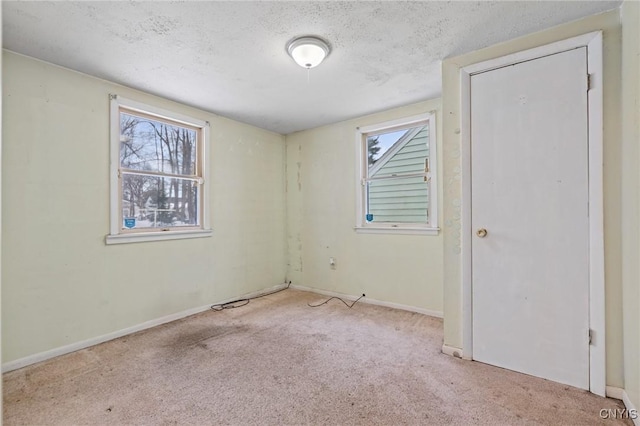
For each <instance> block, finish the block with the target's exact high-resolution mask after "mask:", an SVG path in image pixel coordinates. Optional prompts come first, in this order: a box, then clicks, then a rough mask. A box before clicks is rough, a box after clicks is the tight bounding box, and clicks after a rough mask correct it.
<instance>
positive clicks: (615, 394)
mask: <svg viewBox="0 0 640 426" xmlns="http://www.w3.org/2000/svg"><path fill="white" fill-rule="evenodd" d="M625 393H626V392H625V391H624V389H622V388H617V387H615V386H607V387H606V395H607V398H613V399H619V400H620V401H622V398H623V395H624V394H625Z"/></svg>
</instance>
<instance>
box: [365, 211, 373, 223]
mask: <svg viewBox="0 0 640 426" xmlns="http://www.w3.org/2000/svg"><path fill="white" fill-rule="evenodd" d="M366 217H367V222H371V221H372V220H373V215H372V214H371V213H369V214H367V216H366Z"/></svg>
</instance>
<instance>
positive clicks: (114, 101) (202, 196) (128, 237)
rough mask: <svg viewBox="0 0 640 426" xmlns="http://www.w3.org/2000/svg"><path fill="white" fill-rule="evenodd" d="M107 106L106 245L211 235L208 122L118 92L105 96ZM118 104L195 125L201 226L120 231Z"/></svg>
mask: <svg viewBox="0 0 640 426" xmlns="http://www.w3.org/2000/svg"><path fill="white" fill-rule="evenodd" d="M109 97H110V99H111V105H110V118H109V119H110V144H111V146H110V149H111V151H110V154H111V155H110V192H109V198H110V211H109V213H110V226H109V230H110V233H109V235H107V236H106V239H105V242H106V244H108V245H110V244H124V243H136V242H144V241H160V240H176V239H187V238H203V237H209V236H211V235H212V234H213V231H212V230H211V225H210V222H209V202H208V201H209V198H208V193H207V192H208V184H207V182H208V181H207V179H208V175H209V155H208V152H209V122H208V121H204V120H198V119H196V118H192V117H189V116H186V115H182V114H178V113H174V112H172V111H168V110H165V109H162V108H157V107H154V106H152V105H148V104H144V103H142V102H138V101H134V100H131V99H127V98H124V97H122V96H119V95H114V94H112V95H109ZM120 107H124V108H127V109H129V110H132V111H136V112H140V113H143V114H145V113H146V114H151V115H155V116H158V117H160V118H164V119H166V120H170V121H174V122H178V123H181V124H186V125H189V126H192V127H198V128H200V129H201V132H202V144H201V145H202V146H201V151H200V152H199V153H198V155H201V156H202V160H201V161H202V179H203V185H202V188H201V189H202V190H201V191H199V194H198V195H199V200H198V203H199V204H200V205H201V207H202V213H201V214H202V217H201V225H200V226H201V228H188V229H171V230H169V231H160V230H158V231H149V232H144V231H142V232H135V233H123V232H121V221H120V213H119V210H120V182H119V178H118V169H119V168H120Z"/></svg>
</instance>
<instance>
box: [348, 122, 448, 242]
mask: <svg viewBox="0 0 640 426" xmlns="http://www.w3.org/2000/svg"><path fill="white" fill-rule="evenodd" d="M424 121H427V122H428V123H429V167H430V177H431V179H430V182H429V212H428V217H429V223H428V224H425V225H424V226H421V225H417V224H415V223H408V224H402V223H397V224H395V223H394V224H381V223H373V224H371V223H367V222H366V221H365V220H364V206H365V200H364V190H363V179H364V178H365V175H366V171H367V156H366V150H365V149H364V135H365V134H368V133H376V132H384V131H386V130H389V131H390V130H393V129H394V128H398V127H407V126H408V127H410V126H411V125H412V124H417V123H420V122H424ZM437 134H438V133H437V129H436V111H430V112H428V113H425V114H418V115H414V116H411V117H405V118H400V119H397V120H391V121H386V122H384V123H379V124H374V125H371V126H365V127H358V128H357V131H356V144H355V145H356V171H357V181H356V226H355V227H354V230H355V231H356V232H357V233H363V234H411V235H438V233H439V231H440V228H439V227H438V153H437V145H438V140H437Z"/></svg>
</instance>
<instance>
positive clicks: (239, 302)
mask: <svg viewBox="0 0 640 426" xmlns="http://www.w3.org/2000/svg"><path fill="white" fill-rule="evenodd" d="M289 286H291V281H289V283H288V284H287V286H286V287H285V288H281V289H280V290H276V291H272V292H271V293H265V294H261V295H260V296H254V297H247V298H245V299H236V300H232V301H231V302H227V303H217V304H215V305H211V310H212V311H216V312H218V311H224V310H225V309H235V308H241V307H243V306H246V305H248V304H249V302H250V301H252V300H253V299H259V298H261V297H265V296H271V295H272V294H276V293H280V292H281V291H284V290H286V289H288V288H289Z"/></svg>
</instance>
